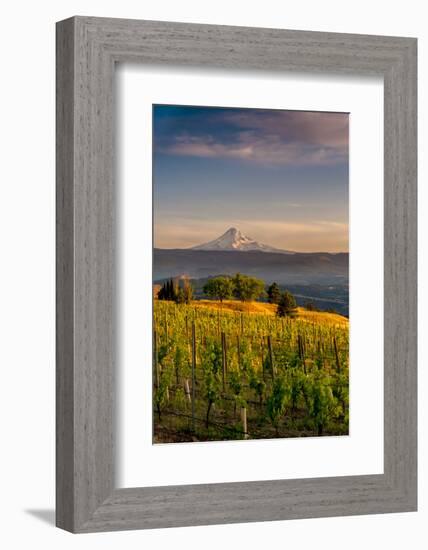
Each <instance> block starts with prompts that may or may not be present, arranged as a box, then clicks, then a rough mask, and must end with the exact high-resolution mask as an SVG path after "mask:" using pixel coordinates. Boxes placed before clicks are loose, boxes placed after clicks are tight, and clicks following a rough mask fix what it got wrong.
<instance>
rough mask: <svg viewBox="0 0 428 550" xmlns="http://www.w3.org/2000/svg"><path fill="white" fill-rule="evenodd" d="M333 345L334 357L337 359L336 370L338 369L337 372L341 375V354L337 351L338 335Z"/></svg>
mask: <svg viewBox="0 0 428 550" xmlns="http://www.w3.org/2000/svg"><path fill="white" fill-rule="evenodd" d="M333 344H334V355H335V357H336V369H337V372H339V373H340V359H339V353H338V351H337V341H336V335H334V336H333Z"/></svg>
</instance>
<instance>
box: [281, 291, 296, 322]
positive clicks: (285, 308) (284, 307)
mask: <svg viewBox="0 0 428 550" xmlns="http://www.w3.org/2000/svg"><path fill="white" fill-rule="evenodd" d="M296 308H297V305H296V299H295V298H294V296H293V295H292V294H291V292H288V290H286V291H285V292H283V293H282V294H281V299H280V301H279V303H278V309H277V312H276V313H277V315H278V317H286V316H290V317H291V316H293V315H294V314H295V313H296Z"/></svg>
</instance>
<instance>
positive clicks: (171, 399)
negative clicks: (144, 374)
mask: <svg viewBox="0 0 428 550" xmlns="http://www.w3.org/2000/svg"><path fill="white" fill-rule="evenodd" d="M233 304H238V302H236V301H234V302H233ZM269 307H271V309H269ZM274 308H275V306H273V305H272V306H271V304H260V305H259V303H255V302H254V305H253V306H252V305H251V304H246V309H245V308H244V307H231V306H230V305H228V304H227V303H226V304H223V303H220V302H214V301H212V302H209V301H205V303H203V301H194V302H192V303H190V304H176V303H174V302H171V301H167V300H162V301H161V300H155V301H154V323H153V418H154V442H155V443H166V442H182V441H218V440H231V439H262V438H263V439H264V438H276V437H307V436H314V435H315V436H322V435H344V434H347V433H348V422H349V418H348V415H349V391H348V390H349V387H348V386H349V370H348V359H349V338H348V321H347V319H346V318H343V317H341V316H338V315H334V314H329V313H324V312H323V313H318V314H313V315H309V312H307V313H305V311H304V310H302V308H298V310H297V313H296V315H295V316H293V317H285V318H279V317H277V316H276V315H275V311H274Z"/></svg>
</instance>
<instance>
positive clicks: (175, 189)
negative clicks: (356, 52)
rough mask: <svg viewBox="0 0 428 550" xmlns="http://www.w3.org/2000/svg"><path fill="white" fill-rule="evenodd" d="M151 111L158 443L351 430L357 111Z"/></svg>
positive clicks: (196, 108) (176, 107)
mask: <svg viewBox="0 0 428 550" xmlns="http://www.w3.org/2000/svg"><path fill="white" fill-rule="evenodd" d="M152 109H153V111H152V112H153V135H152V140H153V168H152V173H153V182H152V184H153V287H152V292H153V327H152V328H153V334H152V338H153V384H152V390H151V391H152V403H153V443H154V444H162V443H184V442H209V441H230V440H252V439H275V438H298V437H321V436H323V437H325V436H346V435H348V434H349V113H343V112H318V111H296V110H282V109H263V108H237V107H227V106H226V107H218V106H192V105H164V104H155V105H153V107H152ZM142 368H144V366H143V365H142Z"/></svg>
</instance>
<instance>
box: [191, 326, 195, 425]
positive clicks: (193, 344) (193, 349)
mask: <svg viewBox="0 0 428 550" xmlns="http://www.w3.org/2000/svg"><path fill="white" fill-rule="evenodd" d="M195 386H196V334H195V322H194V321H193V323H192V431H193V432H194V431H195V398H196V391H195V390H196V387H195Z"/></svg>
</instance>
